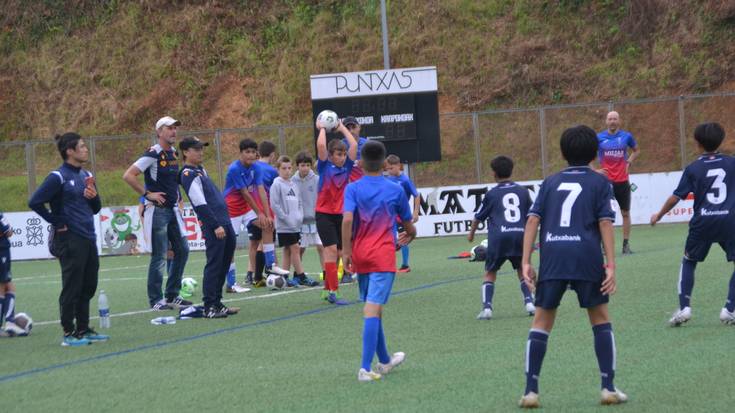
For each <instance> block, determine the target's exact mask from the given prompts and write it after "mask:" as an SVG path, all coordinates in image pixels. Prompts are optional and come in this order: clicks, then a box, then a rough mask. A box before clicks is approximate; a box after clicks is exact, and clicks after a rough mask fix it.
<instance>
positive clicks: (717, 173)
mask: <svg viewBox="0 0 735 413" xmlns="http://www.w3.org/2000/svg"><path fill="white" fill-rule="evenodd" d="M711 176H714V177H715V182H713V183H712V189H715V190H717V195H715V194H714V193H712V192H707V201H709V203H710V204H712V205H718V204H721V203H723V202H725V199H727V186H725V170H724V169H722V168H717V169H710V170H708V171H707V177H708V178H709V177H711Z"/></svg>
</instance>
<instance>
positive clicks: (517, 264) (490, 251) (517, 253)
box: [485, 233, 523, 272]
mask: <svg viewBox="0 0 735 413" xmlns="http://www.w3.org/2000/svg"><path fill="white" fill-rule="evenodd" d="M522 244H523V237H522V236H521V237H518V236H517V235H515V234H513V235H510V236H509V235H508V234H495V233H493V234H492V235H491V236H489V237H488V240H487V249H486V251H485V254H486V255H485V271H488V272H496V271H498V270H499V269H500V267H502V266H503V264H504V263H505V261H506V260H508V261H510V263H511V265H513V269H514V270H517V269H519V268H521V255H522V251H523V247H522Z"/></svg>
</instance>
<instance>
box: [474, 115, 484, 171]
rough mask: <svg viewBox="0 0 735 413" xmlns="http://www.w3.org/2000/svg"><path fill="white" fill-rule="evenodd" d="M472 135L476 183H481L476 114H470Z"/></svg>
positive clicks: (477, 117)
mask: <svg viewBox="0 0 735 413" xmlns="http://www.w3.org/2000/svg"><path fill="white" fill-rule="evenodd" d="M472 135H473V137H474V139H475V172H476V173H477V183H478V184H481V183H482V170H481V168H480V164H481V160H480V119H479V116H478V115H477V112H473V113H472Z"/></svg>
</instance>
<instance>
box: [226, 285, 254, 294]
mask: <svg viewBox="0 0 735 413" xmlns="http://www.w3.org/2000/svg"><path fill="white" fill-rule="evenodd" d="M225 291H226V292H227V293H229V294H242V293H246V292H248V291H250V288H246V287H240V286H239V285H237V284H234V285H233V286H232V287H227V290H225Z"/></svg>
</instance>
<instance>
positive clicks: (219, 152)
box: [214, 129, 224, 188]
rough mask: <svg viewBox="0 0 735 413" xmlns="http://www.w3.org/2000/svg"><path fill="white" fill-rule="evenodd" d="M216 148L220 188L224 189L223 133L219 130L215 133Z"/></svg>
mask: <svg viewBox="0 0 735 413" xmlns="http://www.w3.org/2000/svg"><path fill="white" fill-rule="evenodd" d="M214 147H215V151H216V153H217V171H218V172H219V174H218V175H217V176H218V177H219V187H220V188H224V186H223V185H224V184H223V181H222V131H221V130H219V129H217V130H216V131H214Z"/></svg>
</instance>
